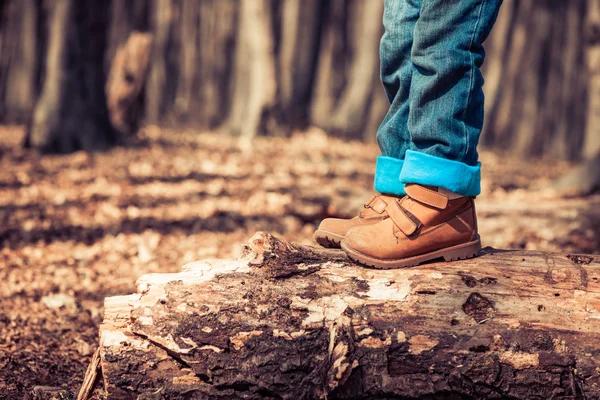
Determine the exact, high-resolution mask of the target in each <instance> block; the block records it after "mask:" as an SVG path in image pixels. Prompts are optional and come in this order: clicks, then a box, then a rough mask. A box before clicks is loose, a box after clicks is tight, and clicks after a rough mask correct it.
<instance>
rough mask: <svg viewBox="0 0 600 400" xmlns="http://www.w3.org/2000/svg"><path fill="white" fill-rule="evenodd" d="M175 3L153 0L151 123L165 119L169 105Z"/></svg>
mask: <svg viewBox="0 0 600 400" xmlns="http://www.w3.org/2000/svg"><path fill="white" fill-rule="evenodd" d="M173 13H174V5H173V2H172V1H171V0H154V1H153V17H154V18H153V34H154V41H153V49H152V62H151V64H150V71H149V76H148V85H147V87H146V94H147V101H146V120H147V121H148V122H150V123H154V124H156V123H159V122H161V121H164V118H163V115H164V114H166V111H167V107H168V104H169V102H168V98H169V96H168V90H167V85H168V69H167V65H168V63H167V53H168V44H169V39H170V36H171V28H172V22H173Z"/></svg>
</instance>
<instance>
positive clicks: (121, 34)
mask: <svg viewBox="0 0 600 400" xmlns="http://www.w3.org/2000/svg"><path fill="white" fill-rule="evenodd" d="M151 5H152V4H151V2H150V1H149V0H127V1H113V2H112V3H111V11H110V14H111V15H110V28H109V29H110V33H109V40H108V44H107V47H106V57H105V58H104V68H105V69H106V71H108V70H109V69H110V66H111V64H112V62H113V59H114V57H115V54H116V53H117V49H118V48H119V47H120V46H122V45H123V44H124V43H125V41H127V39H128V38H129V35H130V34H131V32H133V31H140V32H145V31H148V30H149V29H150V6H151Z"/></svg>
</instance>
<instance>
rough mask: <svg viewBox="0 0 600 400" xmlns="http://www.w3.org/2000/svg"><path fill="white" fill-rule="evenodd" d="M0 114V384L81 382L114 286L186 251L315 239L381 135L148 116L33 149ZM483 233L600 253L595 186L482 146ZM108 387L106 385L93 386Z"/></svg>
mask: <svg viewBox="0 0 600 400" xmlns="http://www.w3.org/2000/svg"><path fill="white" fill-rule="evenodd" d="M22 137H23V129H22V128H21V127H10V126H5V127H0V224H1V225H0V282H1V283H0V398H2V399H12V398H15V399H22V398H24V396H25V398H29V396H30V393H31V391H32V389H33V387H34V386H53V387H62V388H64V389H67V390H70V391H71V392H73V393H76V392H77V390H78V388H79V385H80V384H81V381H82V379H83V376H84V372H85V369H86V367H87V365H88V363H89V361H90V359H91V356H92V353H93V352H94V350H95V349H96V346H97V344H98V325H99V324H100V322H101V320H102V313H103V300H104V298H105V297H107V296H114V295H122V294H128V293H132V292H134V291H135V286H134V283H135V281H136V279H137V278H138V277H140V276H141V275H143V274H147V273H151V272H176V271H179V270H180V267H181V266H182V265H183V264H185V263H187V262H189V261H192V260H197V259H202V258H212V257H236V256H237V255H239V254H240V252H241V245H242V244H243V243H245V242H246V241H247V240H248V239H249V238H250V237H251V236H252V235H253V234H254V233H255V232H256V231H258V230H263V231H269V232H273V233H275V234H276V235H279V236H281V237H283V238H286V239H289V240H293V241H298V242H303V243H308V244H311V243H313V241H312V232H313V230H314V229H315V227H316V226H317V224H318V223H319V221H320V220H321V219H322V218H324V217H327V216H344V217H346V216H348V217H349V216H352V215H354V214H355V213H356V212H357V211H358V210H359V209H360V207H361V206H362V203H363V202H364V201H365V200H366V199H368V198H369V197H370V196H371V194H372V189H371V187H372V179H373V176H372V173H373V167H374V160H375V157H376V156H377V154H378V149H377V146H376V145H374V144H371V145H365V144H363V143H359V142H345V141H342V140H339V139H333V138H328V137H327V136H326V135H325V134H324V133H323V132H321V131H319V130H316V129H315V130H311V131H308V132H305V133H303V134H297V135H294V136H293V137H292V138H290V139H283V138H259V139H256V140H255V141H254V143H253V144H252V145H250V144H248V143H246V144H241V143H240V141H239V140H238V139H236V138H233V137H229V136H226V135H216V134H198V133H197V132H193V131H186V132H180V131H178V132H173V131H168V130H160V129H158V128H155V127H147V128H145V129H144V130H142V132H141V134H140V137H139V138H138V139H137V140H136V143H135V144H133V145H131V146H129V147H127V148H122V147H119V148H116V149H114V150H112V151H110V152H107V153H101V154H94V155H89V154H85V153H76V154H71V155H67V156H43V157H42V156H40V155H38V154H37V153H36V152H34V151H29V150H23V149H21V148H20V143H21V141H22ZM481 159H482V162H483V164H484V178H483V182H482V189H483V192H482V194H481V196H480V197H479V198H478V200H477V206H478V215H479V219H480V232H481V236H482V238H483V241H484V245H488V246H493V247H497V248H512V249H542V250H547V251H553V252H560V253H563V254H565V255H566V254H569V253H600V195H594V196H589V197H585V198H577V197H572V198H561V197H559V196H558V195H557V194H555V193H554V192H553V191H552V189H551V188H550V184H551V182H552V180H553V179H555V178H556V177H557V176H559V175H561V174H562V173H564V172H565V171H566V170H567V169H568V168H569V164H567V163H556V162H552V163H548V162H543V161H529V162H524V161H522V160H518V159H513V158H510V157H507V156H500V155H497V154H494V153H490V152H482V154H481ZM99 396H100V397H101V395H99Z"/></svg>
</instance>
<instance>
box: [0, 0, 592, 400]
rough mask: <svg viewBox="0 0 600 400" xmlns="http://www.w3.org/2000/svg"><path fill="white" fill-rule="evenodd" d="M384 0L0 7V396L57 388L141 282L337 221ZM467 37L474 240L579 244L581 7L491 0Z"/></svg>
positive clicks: (374, 70)
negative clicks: (472, 47) (479, 172)
mask: <svg viewBox="0 0 600 400" xmlns="http://www.w3.org/2000/svg"><path fill="white" fill-rule="evenodd" d="M382 11H383V3H382V1H381V0H112V1H110V0H0V282H2V284H0V398H2V399H13V398H14V399H23V398H42V397H40V396H41V395H40V396H38V394H39V393H38V392H44V391H48V390H54V389H56V390H58V391H63V392H64V393H63V395H64V398H72V396H70V395H69V393H68V392H70V393H73V392H75V391H77V389H78V387H79V384H80V383H81V381H82V379H83V374H84V371H85V368H86V367H87V365H88V363H89V361H90V359H91V355H92V352H93V351H94V349H95V348H96V346H97V342H98V325H99V324H100V323H101V321H102V310H103V300H104V298H105V297H106V296H111V295H119V294H124V293H130V292H132V291H134V290H135V288H134V282H135V280H136V279H137V278H138V277H139V276H141V275H143V274H147V273H153V272H175V271H179V270H180V267H181V265H183V264H184V263H186V262H189V261H194V260H197V259H202V258H211V257H221V258H222V257H235V256H237V255H239V254H240V251H241V244H242V243H244V242H245V241H247V240H248V239H249V238H250V237H251V236H252V235H253V234H254V233H255V232H256V231H257V230H265V231H269V232H273V233H275V234H277V235H279V236H282V237H284V238H285V239H287V240H293V241H299V242H303V243H309V244H314V243H313V242H312V239H311V237H312V233H313V231H314V229H315V227H316V226H317V224H318V223H319V221H320V220H321V219H323V218H325V217H328V216H337V217H352V216H354V215H355V214H356V212H357V211H358V210H359V209H360V208H361V207H362V204H363V202H364V201H365V200H366V199H369V198H370V196H371V195H372V183H373V172H374V160H375V158H376V156H377V155H378V154H379V150H378V148H377V145H376V144H375V132H376V130H377V127H378V126H379V123H380V122H381V120H382V119H383V116H384V114H385V113H386V111H387V108H388V102H387V99H386V96H385V94H384V91H383V88H382V86H381V83H380V81H379V57H378V50H379V49H378V47H379V39H380V37H381V35H382V32H383V27H382V23H381V16H382ZM486 49H487V53H488V57H487V59H486V62H485V65H484V76H485V79H486V84H485V87H484V91H485V93H486V121H485V128H484V132H483V135H482V138H481V144H482V146H481V151H480V154H481V159H482V162H483V165H484V173H483V178H482V195H481V196H480V197H478V199H477V207H478V215H479V218H480V233H481V236H482V238H483V239H482V240H483V241H484V245H491V246H494V247H497V248H508V249H515V248H518V249H527V250H536V251H537V250H542V251H554V252H560V253H562V254H564V255H566V254H568V253H572V252H580V253H589V254H599V253H600V194H598V193H596V192H597V191H598V189H600V128H599V127H600V0H504V5H503V8H502V10H501V12H500V15H499V17H498V21H497V24H496V27H495V29H494V31H493V33H492V35H491V37H490V38H489V39H488V41H487V42H486ZM96 150H105V151H96ZM533 199H534V200H535V201H532V200H533ZM48 386H50V387H51V388H49V389H48V388H47V387H48ZM36 393H38V394H36ZM24 395H25V396H26V397H24ZM36 396H37V397H36ZM95 396H96V398H102V396H103V395H102V392H101V391H100V390H99V391H97V393H96V395H95Z"/></svg>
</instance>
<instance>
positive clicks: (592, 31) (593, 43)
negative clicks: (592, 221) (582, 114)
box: [583, 0, 600, 184]
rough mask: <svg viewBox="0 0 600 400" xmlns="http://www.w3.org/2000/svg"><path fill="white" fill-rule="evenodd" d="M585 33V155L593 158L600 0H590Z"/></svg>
mask: <svg viewBox="0 0 600 400" xmlns="http://www.w3.org/2000/svg"><path fill="white" fill-rule="evenodd" d="M585 33H586V34H585V36H586V44H587V53H586V61H587V69H588V74H589V89H588V90H589V101H588V109H587V131H586V137H585V147H584V152H583V155H584V156H585V157H586V158H591V157H594V156H596V155H597V154H600V134H599V129H600V0H588V13H587V18H586V24H585ZM598 183H599V184H600V182H598Z"/></svg>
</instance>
